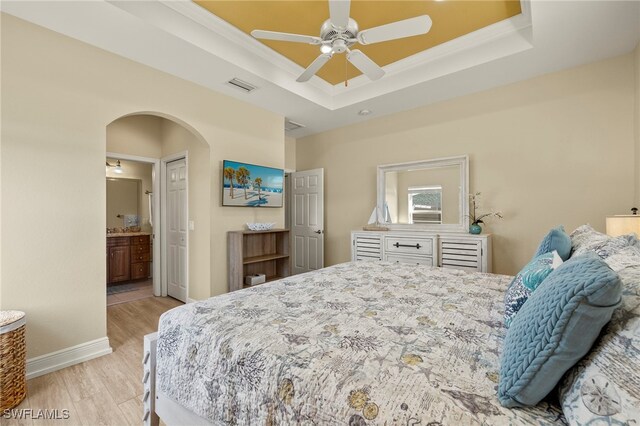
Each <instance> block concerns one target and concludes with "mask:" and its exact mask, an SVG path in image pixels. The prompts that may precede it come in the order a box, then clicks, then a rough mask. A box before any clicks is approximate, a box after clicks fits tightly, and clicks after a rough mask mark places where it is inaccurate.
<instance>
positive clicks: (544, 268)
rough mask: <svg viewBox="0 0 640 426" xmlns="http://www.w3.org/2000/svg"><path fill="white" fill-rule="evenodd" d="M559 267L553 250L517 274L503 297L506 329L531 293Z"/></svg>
mask: <svg viewBox="0 0 640 426" xmlns="http://www.w3.org/2000/svg"><path fill="white" fill-rule="evenodd" d="M560 265H562V259H561V258H560V256H559V255H558V252H557V251H556V250H554V251H553V252H552V253H544V254H541V255H539V256H537V257H536V258H534V259H533V260H532V261H531V262H529V263H528V264H527V265H526V266H525V267H524V268H523V269H522V271H520V272H518V275H516V276H515V278H514V279H513V281H511V284H509V288H507V292H506V293H505V296H504V325H505V326H506V327H507V328H509V326H510V325H511V321H513V318H514V317H515V316H516V314H517V313H518V311H519V310H520V308H522V305H524V302H526V301H527V299H528V298H529V296H531V293H533V292H534V291H535V290H536V289H537V288H538V286H539V285H540V284H542V281H544V279H545V278H547V276H548V275H549V274H550V273H551V272H552V271H553V270H554V269H556V268H557V267H558V266H560Z"/></svg>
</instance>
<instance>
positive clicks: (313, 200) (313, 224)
mask: <svg viewBox="0 0 640 426" xmlns="http://www.w3.org/2000/svg"><path fill="white" fill-rule="evenodd" d="M323 188H324V169H314V170H306V171H303V172H294V173H291V240H292V243H293V259H292V265H291V266H292V270H293V274H300V273H302V272H308V271H314V270H316V269H321V268H323V267H324V189H323Z"/></svg>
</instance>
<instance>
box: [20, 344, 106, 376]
mask: <svg viewBox="0 0 640 426" xmlns="http://www.w3.org/2000/svg"><path fill="white" fill-rule="evenodd" d="M111 352H113V350H112V349H111V346H109V338H108V337H103V338H101V339H96V340H92V341H90V342H85V343H81V344H79V345H76V346H71V347H70V348H65V349H61V350H59V351H55V352H51V353H49V354H45V355H40V356H37V357H35V358H31V359H28V360H27V380H29V379H33V378H34V377H38V376H42V375H43V374H47V373H51V372H53V371H56V370H60V369H62V368H65V367H69V366H71V365H74V364H79V363H81V362H84V361H89V360H90V359H93V358H98V357H100V356H102V355H108V354H110V353H111Z"/></svg>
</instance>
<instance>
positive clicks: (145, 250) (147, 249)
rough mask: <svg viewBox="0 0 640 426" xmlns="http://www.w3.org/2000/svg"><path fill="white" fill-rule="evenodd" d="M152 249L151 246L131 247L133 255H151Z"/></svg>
mask: <svg viewBox="0 0 640 426" xmlns="http://www.w3.org/2000/svg"><path fill="white" fill-rule="evenodd" d="M150 251H151V248H150V247H149V245H141V246H131V254H132V255H133V254H141V253H149V252H150Z"/></svg>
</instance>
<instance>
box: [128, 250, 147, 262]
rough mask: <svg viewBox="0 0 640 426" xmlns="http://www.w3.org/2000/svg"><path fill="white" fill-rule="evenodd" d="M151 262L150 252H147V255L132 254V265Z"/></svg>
mask: <svg viewBox="0 0 640 426" xmlns="http://www.w3.org/2000/svg"><path fill="white" fill-rule="evenodd" d="M150 260H151V253H150V252H146V253H134V252H131V263H138V262H149V261H150Z"/></svg>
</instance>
